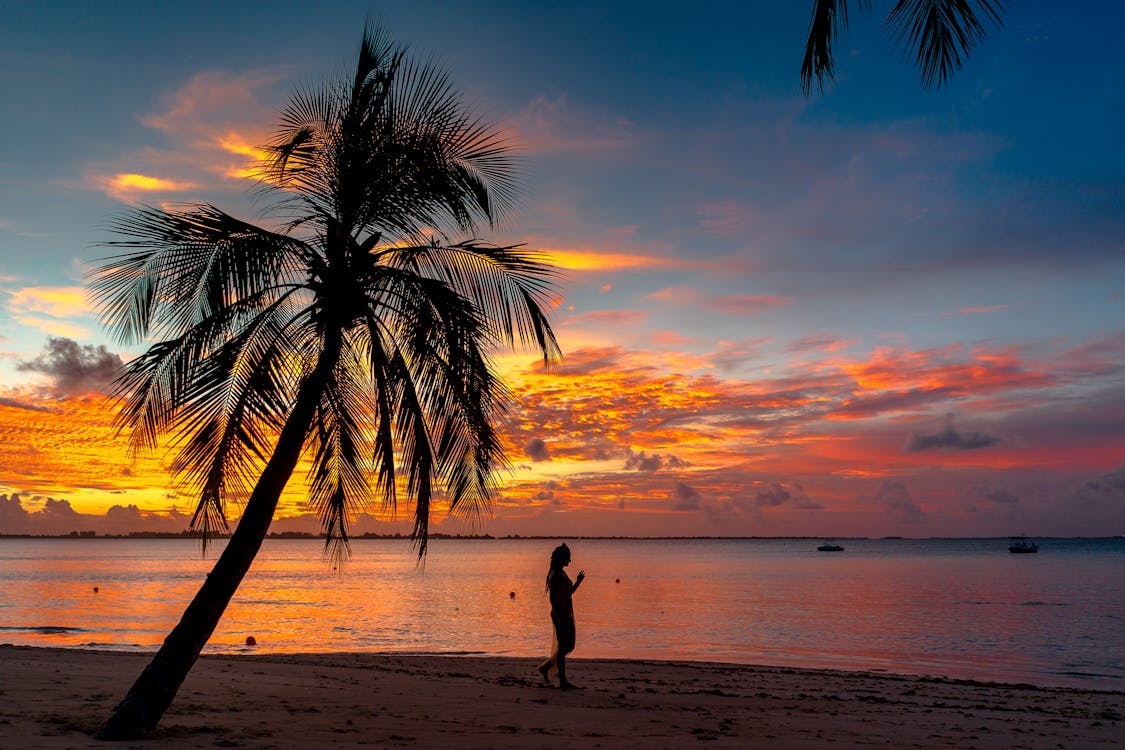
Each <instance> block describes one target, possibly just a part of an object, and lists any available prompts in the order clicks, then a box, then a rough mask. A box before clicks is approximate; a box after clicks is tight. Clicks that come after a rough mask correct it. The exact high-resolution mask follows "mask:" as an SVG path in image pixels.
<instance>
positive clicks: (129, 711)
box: [96, 349, 339, 740]
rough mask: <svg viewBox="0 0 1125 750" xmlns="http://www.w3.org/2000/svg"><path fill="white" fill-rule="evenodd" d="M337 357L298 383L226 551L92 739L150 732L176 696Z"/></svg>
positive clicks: (260, 536) (246, 557) (257, 537)
mask: <svg viewBox="0 0 1125 750" xmlns="http://www.w3.org/2000/svg"><path fill="white" fill-rule="evenodd" d="M338 356H339V350H338V349H337V350H336V351H335V352H333V353H332V355H331V356H330V355H329V353H327V352H326V353H324V354H322V355H321V360H320V362H319V363H318V364H317V367H316V369H315V370H314V371H313V373H312V374H311V375H310V376H309V377H308V378H307V379H306V380H305V381H304V382H303V383H302V384H301V386H300V389H299V391H298V394H297V400H296V403H295V404H294V406H293V411H292V413H290V415H289V419H288V420H287V421H286V423H285V427H284V428H283V429H282V431H281V435H280V436H279V437H278V440H277V445H276V447H275V448H274V452H273V455H272V456H271V457H270V460H269V462H268V463H267V464H266V467H265V470H264V471H263V472H262V476H261V477H259V479H258V483H257V484H256V485H255V486H254V491H253V492H252V493H251V494H250V499H249V500H248V501H247V503H246V509H245V511H244V512H243V514H242V518H241V520H239V522H238V527H237V528H236V529H235V531H234V533H233V534H231V537H230V540H229V541H228V542H227V546H226V549H224V550H223V553H222V554H221V555H220V556H219V559H218V560H217V561H216V562H215V566H214V567H213V568H212V569H211V572H210V573H208V574H207V580H206V581H204V583H203V586H202V587H200V589H199V592H198V593H197V594H196V595H195V598H194V599H192V601H191V604H189V605H188V607H187V609H186V610H184V614H183V616H182V617H181V618H180V622H179V624H178V625H176V627H174V628H173V629H172V632H171V633H169V634H168V637H167V638H165V639H164V645H162V646H161V647H160V650H159V651H157V653H156V656H154V657H153V659H152V661H151V662H150V663H149V665H148V666H147V667H145V669H144V671H143V672H142V673H141V676H140V677H138V678H137V681H136V682H135V683H133V687H132V688H130V689H129V692H128V694H126V696H125V699H124V700H122V701H121V703H119V704H118V705H117V708H116V709H114V712H113V714H112V715H111V716H110V717H109V720H108V721H107V722H106V723H105V726H103V727H102V729H101V731H100V732H98V734H97V735H96V736H97V739H100V740H125V739H130V738H132V737H135V736H136V735H137V734H138V733H140V732H143V731H147V730H152V729H155V728H156V725H157V723H158V722H159V721H160V717H162V716H163V715H164V712H165V711H166V710H167V709H168V706H169V705H170V704H171V703H172V699H173V698H175V697H176V692H177V691H178V690H179V689H180V685H181V684H182V683H183V681H184V678H186V677H187V674H188V672H189V671H191V668H192V666H193V665H194V664H195V661H196V659H198V658H199V652H200V651H202V650H203V646H204V644H206V643H207V641H208V639H210V637H211V634H212V633H213V632H214V631H215V627H216V626H217V625H218V624H219V620H220V618H222V616H223V612H224V611H225V610H226V608H227V605H228V604H230V600H231V598H233V597H234V592H235V591H237V590H238V586H239V584H241V583H242V579H243V577H244V576H245V575H246V571H248V570H249V569H250V564H251V563H252V562H254V557H255V556H256V555H257V554H258V550H259V548H261V546H262V541H263V540H264V539H265V536H266V533H267V532H268V531H269V527H270V522H271V521H272V520H273V514H274V511H275V510H276V509H277V503H278V500H279V499H280V498H281V492H282V490H284V489H285V484H286V483H287V482H288V481H289V477H290V476H291V475H292V474H293V470H294V468H296V466H297V461H298V460H299V459H300V457H301V451H302V449H303V448H304V442H305V435H306V434H307V431H308V425H309V423H310V422H311V421H312V419H313V417H314V415H315V413H316V406H317V402H318V400H319V399H320V394H321V391H322V390H323V387H324V384H325V383H326V382H327V378H328V376H329V374H330V373H331V371H332V368H333V367H334V366H335V363H336V360H337V359H338Z"/></svg>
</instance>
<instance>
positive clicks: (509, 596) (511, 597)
mask: <svg viewBox="0 0 1125 750" xmlns="http://www.w3.org/2000/svg"><path fill="white" fill-rule="evenodd" d="M508 598H509V599H515V598H516V592H515V591H509V592H508Z"/></svg>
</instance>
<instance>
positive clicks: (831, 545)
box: [816, 542, 844, 552]
mask: <svg viewBox="0 0 1125 750" xmlns="http://www.w3.org/2000/svg"><path fill="white" fill-rule="evenodd" d="M816 550H817V552H843V551H844V548H843V546H841V545H839V544H836V543H835V542H825V543H824V544H822V545H820V546H819V547H817V548H816Z"/></svg>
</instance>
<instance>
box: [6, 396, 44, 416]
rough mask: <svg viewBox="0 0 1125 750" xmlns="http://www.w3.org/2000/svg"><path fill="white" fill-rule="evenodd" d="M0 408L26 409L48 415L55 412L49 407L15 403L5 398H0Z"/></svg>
mask: <svg viewBox="0 0 1125 750" xmlns="http://www.w3.org/2000/svg"><path fill="white" fill-rule="evenodd" d="M0 406H10V407H12V408H13V409H27V410H28V411H42V412H47V413H48V414H50V413H53V412H55V411H56V410H55V409H52V408H50V407H49V406H39V405H37V404H29V403H27V402H25V401H17V400H15V399H14V398H5V397H4V396H0Z"/></svg>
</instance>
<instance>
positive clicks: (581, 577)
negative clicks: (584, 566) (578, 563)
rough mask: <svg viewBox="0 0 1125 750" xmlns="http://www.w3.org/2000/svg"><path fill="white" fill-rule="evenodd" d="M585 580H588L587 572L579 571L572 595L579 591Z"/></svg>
mask: <svg viewBox="0 0 1125 750" xmlns="http://www.w3.org/2000/svg"><path fill="white" fill-rule="evenodd" d="M585 579H586V571H585V570H580V571H578V575H577V576H576V577H575V579H574V586H572V587H571V589H570V593H572V594H573V593H574V592H575V591H577V590H578V586H579V585H581V583H582V581H584V580H585Z"/></svg>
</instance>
